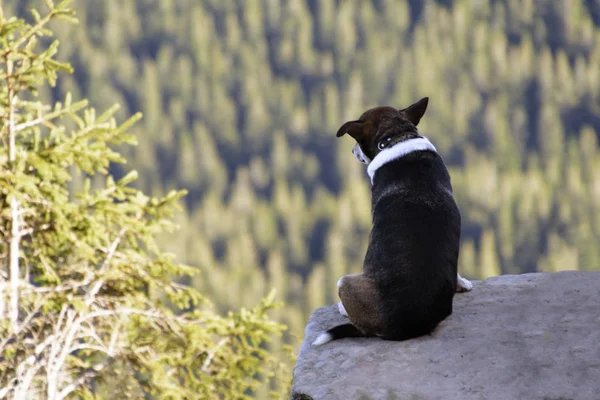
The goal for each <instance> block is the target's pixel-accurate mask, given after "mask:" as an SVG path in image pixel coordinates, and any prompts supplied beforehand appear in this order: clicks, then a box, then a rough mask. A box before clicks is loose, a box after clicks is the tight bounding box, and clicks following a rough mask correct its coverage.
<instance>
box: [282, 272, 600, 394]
mask: <svg viewBox="0 0 600 400" xmlns="http://www.w3.org/2000/svg"><path fill="white" fill-rule="evenodd" d="M473 284H474V287H473V290H472V291H471V292H469V293H457V294H456V296H455V297H454V312H453V314H452V315H451V316H450V317H448V318H447V319H446V320H444V321H443V322H442V323H441V324H440V325H439V326H438V327H437V328H436V330H435V331H434V332H433V333H432V334H431V335H428V336H424V337H420V338H417V339H411V340H407V341H403V342H391V341H385V340H381V339H378V338H360V339H349V338H347V339H340V340H336V341H333V342H329V343H327V344H325V345H323V346H319V347H314V346H311V342H312V341H313V340H314V339H315V338H316V336H317V335H318V334H319V333H321V332H323V331H325V330H327V329H329V328H331V327H333V326H335V325H337V324H340V323H343V322H344V321H347V319H345V318H344V317H342V316H341V315H340V314H339V313H338V310H337V306H329V307H323V308H320V309H318V310H316V311H315V312H314V313H313V315H312V316H311V317H310V320H309V323H308V325H307V327H306V331H305V335H304V343H303V344H302V348H301V349H300V353H299V354H298V360H297V362H296V367H295V369H294V383H293V386H292V392H291V398H292V399H293V400H300V399H302V400H309V399H314V400H322V399H327V400H335V399H344V400H352V399H365V400H366V399H373V400H375V399H385V400H391V399H402V400H403V399H411V400H417V399H460V400H462V399H464V400H470V399H477V400H484V399H489V400H503V399H507V400H515V399H524V400H535V399H540V400H541V399H543V400H571V399H572V400H587V399H589V400H600V272H574V271H569V272H558V273H553V274H548V273H536V274H523V275H504V276H500V277H494V278H490V279H487V280H485V281H475V282H473Z"/></svg>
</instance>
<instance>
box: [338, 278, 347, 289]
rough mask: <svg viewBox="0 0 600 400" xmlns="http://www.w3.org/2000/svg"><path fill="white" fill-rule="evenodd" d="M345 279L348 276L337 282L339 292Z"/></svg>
mask: <svg viewBox="0 0 600 400" xmlns="http://www.w3.org/2000/svg"><path fill="white" fill-rule="evenodd" d="M345 277H346V276H345V275H344V276H342V277H341V278H340V279H338V281H337V288H338V290H340V287H341V286H342V282H343V280H344V278H345Z"/></svg>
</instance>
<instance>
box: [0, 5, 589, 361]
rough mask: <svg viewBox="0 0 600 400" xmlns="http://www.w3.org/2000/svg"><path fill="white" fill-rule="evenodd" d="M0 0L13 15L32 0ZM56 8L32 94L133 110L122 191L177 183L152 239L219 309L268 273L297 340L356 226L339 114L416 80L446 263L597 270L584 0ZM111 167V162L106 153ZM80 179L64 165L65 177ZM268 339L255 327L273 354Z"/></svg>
mask: <svg viewBox="0 0 600 400" xmlns="http://www.w3.org/2000/svg"><path fill="white" fill-rule="evenodd" d="M5 3H9V4H6V5H5V7H7V6H8V8H9V9H10V3H13V5H12V7H13V8H14V11H15V12H16V13H17V14H19V15H26V14H27V10H28V8H29V7H30V6H32V5H35V6H39V4H40V3H41V2H40V0H19V1H17V0H12V1H8V2H5ZM74 8H75V9H77V12H78V17H79V18H80V26H79V27H77V26H75V27H69V26H68V25H63V24H61V25H57V26H56V27H55V28H53V29H55V31H56V33H57V38H58V39H59V40H60V43H61V46H60V50H59V51H60V52H59V57H58V58H59V59H61V60H65V61H69V62H71V63H72V64H73V66H74V68H75V70H76V71H77V72H76V74H75V75H74V76H64V77H63V78H62V80H60V81H59V85H58V86H57V87H56V88H55V89H54V90H53V91H51V92H47V93H42V97H43V98H44V99H46V100H47V101H52V100H53V99H62V98H64V95H65V93H66V92H68V91H70V92H72V93H73V95H74V97H75V98H81V97H88V98H89V99H90V102H91V104H94V106H96V107H97V108H98V109H105V108H107V107H109V106H110V105H112V104H113V103H115V102H119V103H121V105H122V106H123V107H122V109H121V111H120V113H121V115H122V117H123V118H124V117H125V116H127V115H131V114H133V113H134V112H136V111H142V112H143V114H144V119H143V121H142V122H141V123H140V124H139V125H137V126H136V128H135V129H134V131H135V132H134V133H136V134H137V135H138V137H139V141H140V145H139V146H138V147H137V148H134V149H133V150H131V149H125V151H126V152H129V153H126V154H125V155H126V157H127V158H128V159H129V160H130V161H131V162H130V164H129V165H127V166H126V168H127V169H124V170H122V171H115V172H116V173H117V174H118V175H122V174H124V173H125V172H126V171H127V170H129V169H130V168H134V169H137V170H138V171H139V172H140V181H139V182H140V183H139V184H140V185H141V188H142V189H144V190H146V191H148V192H149V193H153V194H160V193H165V192H166V191H167V190H169V189H172V188H186V189H188V190H189V191H190V194H189V195H188V196H187V198H186V210H187V212H186V214H185V215H181V216H180V218H179V221H178V222H179V223H180V224H181V226H182V230H181V231H180V232H179V233H178V234H177V235H176V236H171V237H165V238H164V240H163V244H164V247H165V249H168V250H170V251H173V252H175V253H176V254H178V255H179V257H180V260H182V261H184V262H186V263H188V264H190V265H194V266H198V267H199V268H201V269H202V271H203V273H202V274H201V275H200V277H198V278H197V280H196V281H194V282H193V284H194V285H195V286H196V287H197V288H198V289H200V290H201V292H202V293H203V294H204V295H206V296H207V297H209V298H210V299H211V300H212V301H214V302H215V304H217V305H218V306H219V308H220V309H221V310H223V311H226V310H229V309H235V308H239V307H243V306H247V305H250V304H255V303H256V302H257V301H258V300H259V299H260V298H261V297H263V296H264V295H265V294H266V293H267V292H268V290H269V289H270V288H271V287H275V288H277V290H278V298H279V299H281V300H284V301H285V302H286V304H287V305H286V306H285V307H284V308H281V309H279V310H277V313H278V314H277V315H276V318H277V319H278V320H280V321H281V322H283V323H285V324H287V325H288V326H289V331H288V336H286V337H285V338H284V341H286V342H288V343H291V344H292V345H293V346H295V348H297V347H298V345H299V343H300V342H299V341H300V339H301V337H302V333H303V329H304V326H305V323H306V319H307V317H308V316H309V315H310V313H311V312H312V311H313V310H314V309H315V308H317V307H319V306H323V305H326V304H332V303H334V302H336V301H337V294H336V290H335V282H336V281H337V279H338V278H339V277H340V276H341V275H344V274H347V273H353V272H357V271H359V270H360V269H361V262H362V258H363V255H364V251H365V249H366V244H367V235H368V232H369V229H370V211H371V210H370V184H369V181H368V179H367V175H366V171H365V167H364V165H362V164H359V163H358V162H356V161H355V159H354V157H353V156H352V154H351V147H352V145H353V143H352V140H351V139H350V138H348V137H344V138H342V139H336V138H335V132H336V130H337V129H338V128H339V126H340V125H341V124H342V123H343V122H345V121H346V120H348V119H355V118H357V117H358V116H359V115H360V113H361V112H362V111H364V110H365V109H366V108H370V107H373V106H377V105H393V106H396V107H404V106H407V105H409V104H411V103H412V102H414V101H416V100H418V99H419V98H421V97H424V96H429V97H430V106H429V110H428V111H427V113H426V114H425V117H424V118H423V120H422V122H421V124H420V126H419V128H420V131H421V132H422V133H423V134H424V135H426V136H428V137H429V138H430V139H431V140H432V142H433V143H434V144H435V145H436V147H437V148H438V150H439V151H440V152H441V154H442V156H443V157H444V159H445V161H446V163H447V165H448V166H449V168H450V173H451V175H452V179H453V185H454V192H455V196H456V198H457V201H458V203H459V207H460V209H461V213H462V216H463V232H462V235H463V236H462V246H461V255H460V267H459V268H460V271H461V274H463V275H464V276H466V277H467V278H471V279H482V278H486V277H489V276H493V275H498V274H512V273H522V272H533V271H557V270H565V269H579V270H590V269H598V268H600V246H598V243H599V242H600V180H599V179H598V176H599V173H600V157H599V155H600V151H599V148H598V141H599V139H600V46H598V45H597V44H598V43H600V1H599V0H479V1H474V0H454V1H453V0H438V1H434V0H427V1H421V0H408V1H399V0H362V1H361V0H343V1H340V0H337V1H333V0H331V1H318V0H298V1H284V0H256V1H247V0H237V1H234V0H202V1H200V0H196V1H192V0H170V1H168V0H160V1H159V0H135V1H134V0H126V1H123V0H88V1H79V2H75V3H74ZM119 168H120V167H119ZM80 184H81V182H73V185H80ZM282 344H283V343H275V344H274V346H275V348H274V351H276V352H277V351H279V347H280V346H281V345H282Z"/></svg>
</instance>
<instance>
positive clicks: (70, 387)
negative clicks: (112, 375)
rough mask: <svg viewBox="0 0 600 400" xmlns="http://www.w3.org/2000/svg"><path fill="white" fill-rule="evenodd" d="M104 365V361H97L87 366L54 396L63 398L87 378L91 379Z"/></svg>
mask: <svg viewBox="0 0 600 400" xmlns="http://www.w3.org/2000/svg"><path fill="white" fill-rule="evenodd" d="M105 367H106V363H105V362H104V361H103V362H99V363H97V364H95V365H94V366H92V367H91V368H88V369H87V370H86V371H85V372H84V373H83V374H81V376H80V377H79V378H77V379H76V380H74V381H73V382H71V383H70V384H68V385H67V386H65V387H64V388H63V389H62V390H61V391H60V392H59V393H58V395H57V396H56V399H57V400H63V399H64V398H66V397H67V396H68V395H69V394H71V393H72V392H73V391H75V390H76V389H77V388H78V387H79V386H81V385H83V384H84V383H85V382H86V381H87V380H90V379H93V378H95V377H96V376H98V374H99V373H100V372H101V371H102V370H103V369H104V368H105Z"/></svg>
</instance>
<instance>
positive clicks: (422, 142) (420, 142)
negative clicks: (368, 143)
mask: <svg viewBox="0 0 600 400" xmlns="http://www.w3.org/2000/svg"><path fill="white" fill-rule="evenodd" d="M422 150H431V151H433V152H435V153H437V150H436V149H435V146H434V145H433V144H431V142H430V141H429V139H427V138H426V137H420V138H415V139H409V140H405V141H403V142H400V143H397V144H395V145H393V146H392V147H390V148H388V149H384V150H382V151H381V152H380V153H379V154H377V155H376V156H375V158H374V159H373V161H371V162H370V163H369V166H368V167H367V173H368V174H369V177H370V178H371V183H373V178H374V177H375V172H377V170H378V169H379V168H381V167H383V166H384V165H385V164H387V163H389V162H390V161H392V160H396V159H398V158H401V157H404V156H405V155H407V154H410V153H413V152H415V151H422Z"/></svg>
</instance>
